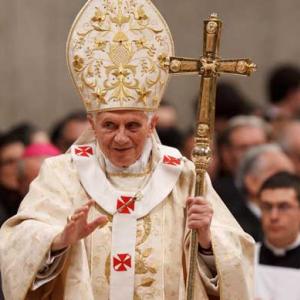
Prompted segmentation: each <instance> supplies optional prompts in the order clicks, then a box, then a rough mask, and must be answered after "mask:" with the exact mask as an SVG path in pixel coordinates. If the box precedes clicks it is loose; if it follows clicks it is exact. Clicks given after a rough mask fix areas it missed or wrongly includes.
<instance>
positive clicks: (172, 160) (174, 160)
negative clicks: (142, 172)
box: [163, 155, 180, 166]
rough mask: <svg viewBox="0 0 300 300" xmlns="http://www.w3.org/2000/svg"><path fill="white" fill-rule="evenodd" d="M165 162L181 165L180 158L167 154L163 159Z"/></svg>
mask: <svg viewBox="0 0 300 300" xmlns="http://www.w3.org/2000/svg"><path fill="white" fill-rule="evenodd" d="M163 163H164V164H166V165H171V166H178V165H180V159H179V158H176V157H173V156H170V155H165V156H164V159H163Z"/></svg>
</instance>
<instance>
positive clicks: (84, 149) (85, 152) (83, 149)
mask: <svg viewBox="0 0 300 300" xmlns="http://www.w3.org/2000/svg"><path fill="white" fill-rule="evenodd" d="M75 154H76V155H78V156H83V157H89V156H91V155H93V154H94V151H93V148H92V147H91V146H80V147H77V148H75Z"/></svg>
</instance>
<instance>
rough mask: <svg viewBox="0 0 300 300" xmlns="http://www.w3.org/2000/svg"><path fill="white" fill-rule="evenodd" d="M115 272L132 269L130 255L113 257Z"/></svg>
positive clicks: (124, 254) (122, 254) (123, 254)
mask: <svg viewBox="0 0 300 300" xmlns="http://www.w3.org/2000/svg"><path fill="white" fill-rule="evenodd" d="M113 266H114V270H115V271H117V272H125V271H127V270H128V269H130V268H131V256H130V255H129V254H128V253H120V254H117V255H115V256H114V257H113Z"/></svg>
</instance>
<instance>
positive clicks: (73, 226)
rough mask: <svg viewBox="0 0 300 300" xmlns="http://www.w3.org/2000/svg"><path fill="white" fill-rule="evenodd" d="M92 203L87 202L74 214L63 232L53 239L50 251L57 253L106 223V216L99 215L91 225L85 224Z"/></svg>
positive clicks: (90, 201) (91, 201) (92, 201)
mask: <svg viewBox="0 0 300 300" xmlns="http://www.w3.org/2000/svg"><path fill="white" fill-rule="evenodd" d="M94 203H95V201H94V200H89V201H88V202H87V203H86V204H85V205H84V206H82V207H80V208H78V209H77V210H76V211H75V212H74V214H73V215H72V216H71V217H70V218H69V222H68V223H67V225H66V226H65V228H64V230H63V231H62V232H61V233H59V234H58V235H57V236H56V237H55V238H54V240H53V242H52V246H51V251H58V250H61V249H64V248H67V247H69V246H71V245H73V244H74V243H76V242H77V241H79V240H81V239H83V238H85V237H87V236H88V235H90V234H91V233H92V232H93V231H94V230H95V229H96V228H97V227H98V226H101V225H104V224H105V223H106V222H107V221H108V219H107V217H106V216H104V215H101V216H100V217H98V218H96V219H95V220H93V221H92V222H91V223H88V222H87V217H88V213H89V210H90V208H91V206H92V205H93V204H94Z"/></svg>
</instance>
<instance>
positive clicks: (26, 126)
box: [8, 122, 50, 146]
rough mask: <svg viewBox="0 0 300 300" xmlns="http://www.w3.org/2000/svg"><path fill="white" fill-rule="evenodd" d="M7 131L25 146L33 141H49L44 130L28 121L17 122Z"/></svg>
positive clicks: (33, 142)
mask: <svg viewBox="0 0 300 300" xmlns="http://www.w3.org/2000/svg"><path fill="white" fill-rule="evenodd" d="M8 133H9V134H11V135H13V136H16V137H17V138H18V139H19V140H20V141H22V143H23V144H24V145H25V146H28V145H30V144H35V143H49V141H50V138H49V136H48V134H47V133H46V132H45V131H43V130H41V129H40V128H38V127H37V126H35V125H33V124H32V123H30V122H24V123H19V124H17V125H15V126H13V127H12V128H11V129H10V130H9V132H8Z"/></svg>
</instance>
